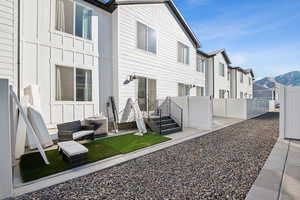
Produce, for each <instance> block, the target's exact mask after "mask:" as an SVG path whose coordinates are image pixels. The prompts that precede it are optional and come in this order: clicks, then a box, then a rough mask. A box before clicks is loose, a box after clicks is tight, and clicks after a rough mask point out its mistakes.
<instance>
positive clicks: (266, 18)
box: [174, 0, 300, 78]
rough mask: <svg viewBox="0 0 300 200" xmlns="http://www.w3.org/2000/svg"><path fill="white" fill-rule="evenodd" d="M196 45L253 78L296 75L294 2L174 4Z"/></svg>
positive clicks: (298, 10)
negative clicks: (250, 71) (221, 54)
mask: <svg viewBox="0 0 300 200" xmlns="http://www.w3.org/2000/svg"><path fill="white" fill-rule="evenodd" d="M174 1H175V3H176V5H177V6H178V8H179V9H180V11H181V12H182V14H183V15H184V17H185V19H186V20H187V22H188V24H189V25H190V26H191V27H192V29H193V31H194V32H195V33H196V35H197V37H198V39H199V40H200V42H201V44H202V50H204V51H208V52H209V51H214V50H216V49H222V48H225V49H226V51H227V52H228V54H229V56H230V58H231V60H232V62H233V65H238V66H241V67H244V68H252V69H253V70H254V72H255V75H256V78H263V77H265V76H275V75H279V74H282V73H285V72H289V71H293V70H300V59H299V58H300V0H174Z"/></svg>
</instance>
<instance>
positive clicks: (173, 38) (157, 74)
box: [104, 0, 205, 111]
mask: <svg viewBox="0 0 300 200" xmlns="http://www.w3.org/2000/svg"><path fill="white" fill-rule="evenodd" d="M116 6H117V7H116V8H115V10H114V12H113V33H114V34H116V33H117V34H118V35H116V36H115V40H114V41H116V43H114V44H113V54H114V59H113V60H114V63H113V69H114V72H113V74H114V78H113V82H112V84H113V85H114V86H115V87H114V88H113V92H114V93H113V95H114V97H115V98H116V100H117V101H118V102H117V103H118V108H119V111H122V109H124V106H125V104H126V101H127V99H128V98H135V99H137V100H138V102H139V105H140V108H141V110H142V111H148V110H153V108H154V107H155V103H156V99H164V98H166V97H167V96H187V95H192V96H195V95H197V91H198V93H199V88H201V87H202V88H204V87H205V74H204V73H202V72H200V71H197V64H196V61H197V48H199V47H200V44H199V42H198V40H197V38H196V36H195V35H194V33H193V32H192V30H191V29H190V27H189V26H188V25H187V23H186V22H185V20H184V18H183V17H182V15H181V14H180V13H179V11H178V9H177V8H176V6H175V5H174V3H173V1H160V0H158V1H156V0H151V1H150V0H149V1H130V3H128V1H118V2H116ZM110 69H111V68H110ZM130 77H134V80H133V81H131V82H129V83H128V84H124V81H126V80H127V79H130ZM107 81H109V80H107ZM200 93H201V92H200ZM104 98H105V97H104Z"/></svg>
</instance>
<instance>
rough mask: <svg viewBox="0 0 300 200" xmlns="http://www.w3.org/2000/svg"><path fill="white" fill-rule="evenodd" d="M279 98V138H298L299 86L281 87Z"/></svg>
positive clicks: (299, 127)
mask: <svg viewBox="0 0 300 200" xmlns="http://www.w3.org/2000/svg"><path fill="white" fill-rule="evenodd" d="M279 99H280V138H288V139H298V140H299V139H300V87H283V88H281V89H280V93H279Z"/></svg>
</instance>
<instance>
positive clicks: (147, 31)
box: [137, 22, 156, 53]
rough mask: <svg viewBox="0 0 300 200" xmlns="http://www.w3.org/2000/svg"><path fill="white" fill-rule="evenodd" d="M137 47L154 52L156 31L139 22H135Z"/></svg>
mask: <svg viewBox="0 0 300 200" xmlns="http://www.w3.org/2000/svg"><path fill="white" fill-rule="evenodd" d="M137 47H138V48H139V49H142V50H145V51H149V52H152V53H156V31H155V30H154V29H152V28H150V27H148V26H146V25H145V24H142V23H140V22H138V23H137Z"/></svg>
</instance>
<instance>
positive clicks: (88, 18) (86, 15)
mask: <svg viewBox="0 0 300 200" xmlns="http://www.w3.org/2000/svg"><path fill="white" fill-rule="evenodd" d="M75 28H76V31H75V35H76V36H78V37H83V38H85V39H89V40H91V39H92V11H91V10H88V9H86V8H84V7H83V6H80V5H78V4H77V5H76V25H75Z"/></svg>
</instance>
